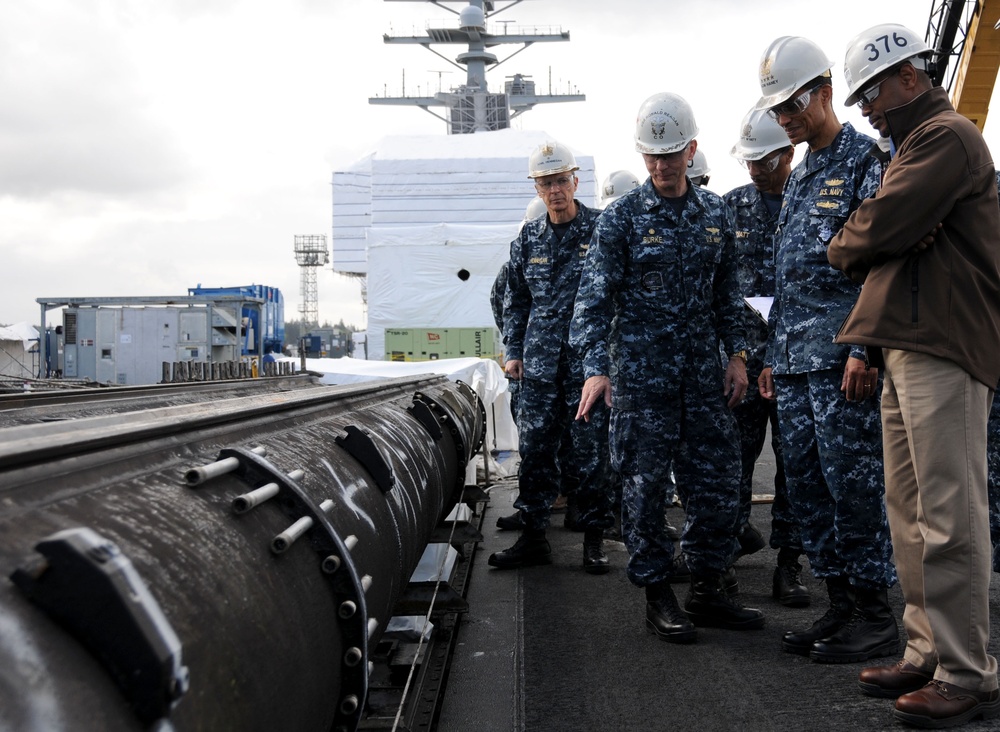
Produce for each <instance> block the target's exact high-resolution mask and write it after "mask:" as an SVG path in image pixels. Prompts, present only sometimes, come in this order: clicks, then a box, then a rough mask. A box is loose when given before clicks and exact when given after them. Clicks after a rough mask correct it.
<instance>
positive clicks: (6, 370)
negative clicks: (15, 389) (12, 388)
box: [0, 323, 38, 379]
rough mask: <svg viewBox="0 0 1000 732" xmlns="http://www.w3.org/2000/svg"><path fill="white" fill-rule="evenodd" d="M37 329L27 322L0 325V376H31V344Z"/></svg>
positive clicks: (34, 340)
mask: <svg viewBox="0 0 1000 732" xmlns="http://www.w3.org/2000/svg"><path fill="white" fill-rule="evenodd" d="M37 341H38V331H37V330H36V329H35V327H34V326H31V325H28V324H27V323H15V324H14V325H5V326H0V376H13V377H15V378H18V379H23V378H29V379H30V378H32V377H34V376H35V374H34V373H32V362H31V354H30V350H31V345H32V343H34V342H37Z"/></svg>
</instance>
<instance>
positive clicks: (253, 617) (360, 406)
mask: <svg viewBox="0 0 1000 732" xmlns="http://www.w3.org/2000/svg"><path fill="white" fill-rule="evenodd" d="M483 432H484V424H483V411H482V406H481V404H480V403H479V402H478V399H477V398H476V397H475V394H474V393H472V391H471V390H470V389H469V388H468V387H466V386H465V385H462V384H454V383H451V382H449V381H447V380H445V379H443V378H440V377H421V378H416V379H400V380H393V381H390V382H383V383H379V384H376V385H361V386H353V387H316V388H314V389H305V390H299V391H294V392H290V393H287V394H273V393H272V394H267V395H263V396H258V397H255V396H242V397H239V398H233V399H216V400H215V401H213V402H211V403H208V404H196V405H183V406H178V407H167V408H160V409H153V410H144V411H131V412H128V413H125V414H119V415H113V416H111V415H108V416H102V417H94V418H86V419H77V420H71V421H69V422H55V423H49V424H36V425H27V424H25V425H22V426H18V427H12V428H9V429H4V430H0V563H2V566H0V570H2V571H3V573H4V574H5V575H7V576H11V575H16V584H15V583H14V582H4V583H2V586H0V727H11V728H17V729H46V730H61V729H79V727H80V724H81V720H86V726H88V727H91V728H103V729H142V728H144V727H148V726H149V725H151V724H156V720H155V719H153V718H152V717H153V716H155V714H153V715H152V716H151V715H150V712H149V709H156V704H157V700H161V701H163V709H162V711H163V714H162V718H163V719H164V720H167V719H168V720H169V722H170V723H171V724H172V725H173V726H174V728H175V729H178V730H202V729H204V730H216V729H269V730H283V729H287V730H330V729H334V730H338V729H344V730H350V729H354V728H355V727H356V726H357V724H358V722H359V720H360V718H361V714H362V706H363V703H364V699H365V694H366V691H367V675H368V661H369V652H368V648H369V645H370V644H371V643H372V642H374V641H375V640H377V638H378V636H380V635H381V632H382V630H383V629H384V628H385V625H386V623H387V621H388V620H389V617H390V615H391V612H392V609H393V607H394V605H395V603H396V600H397V599H398V598H399V596H400V593H401V591H402V589H403V587H404V586H405V583H406V581H407V579H408V578H409V576H410V574H411V573H412V571H413V569H414V568H415V567H416V564H417V562H418V560H419V558H420V555H421V553H422V551H423V548H424V546H425V545H426V543H427V539H428V537H429V536H430V534H431V532H432V530H433V529H434V527H435V526H436V525H437V523H438V521H439V520H440V519H441V518H442V517H443V515H444V514H445V513H446V512H447V511H448V510H450V508H451V507H452V506H453V504H454V502H455V500H456V498H457V496H458V494H459V493H460V491H461V488H462V486H463V484H464V476H465V468H466V465H467V463H468V462H469V461H470V460H471V459H472V458H473V456H474V455H475V452H476V451H477V450H478V448H479V447H480V445H481V443H482V438H483ZM248 496H254V497H253V498H247V497H248ZM248 504H249V505H248ZM82 530H89V531H90V532H92V533H88V534H86V535H85V536H84V535H82V534H81V533H80V532H81V531H82ZM46 540H48V543H45V541H46ZM81 542H82V543H81ZM88 542H90V543H88ZM36 547H37V549H36ZM108 547H113V548H108ZM116 551H117V552H118V553H119V554H116V553H115V552H116ZM46 552H48V553H46ZM43 555H44V556H43ZM112 558H113V560H114V561H113V562H111V561H110V560H111V559H112ZM126 560H127V561H126ZM114 562H124V563H125V564H126V565H128V564H129V563H130V564H131V567H132V568H133V569H134V576H135V577H138V578H141V582H142V583H143V584H144V586H145V587H146V588H147V589H148V594H149V595H150V596H151V598H152V601H153V602H154V603H156V604H157V605H158V606H157V607H155V608H152V609H151V610H150V611H149V612H148V613H146V612H143V608H139V609H138V610H137V609H136V607H134V604H135V603H136V602H137V600H136V599H135V597H136V595H135V593H132V594H133V596H132V597H131V599H129V598H128V597H126V598H125V599H124V600H123V599H121V598H119V599H118V603H119V604H124V605H126V606H128V605H129V604H130V603H131V604H132V605H133V606H129V607H126V608H124V610H125V611H126V612H124V613H118V610H121V608H113V609H114V610H115V612H111V611H110V610H106V611H104V612H98V613H96V617H95V613H89V614H88V613H85V612H84V611H83V610H80V611H79V612H77V613H76V615H74V610H73V608H74V607H80V608H83V607H85V606H88V603H89V605H91V606H98V607H105V608H108V607H109V606H108V605H106V604H105V605H103V606H102V605H101V604H100V603H101V602H105V600H103V599H102V600H100V602H98V601H97V600H95V598H94V597H93V595H94V594H95V593H97V592H98V590H96V589H93V588H94V587H95V586H96V585H97V584H98V583H100V582H104V581H105V577H104V575H101V574H100V572H101V571H104V572H105V573H107V572H108V569H107V568H108V566H109V564H113V563H114ZM88 563H89V564H88ZM98 565H100V566H99V567H98ZM92 569H93V570H94V571H95V572H96V576H97V580H89V579H88V580H87V581H86V582H82V581H81V578H82V577H83V576H84V575H85V572H86V571H90V570H92ZM111 576H112V579H110V580H109V581H107V582H106V584H107V586H108V587H110V588H112V589H110V590H108V592H109V593H110V594H111V595H114V592H115V589H114V587H115V586H116V583H117V584H118V585H119V586H125V587H129V586H130V585H129V583H130V582H134V580H130V579H129V578H130V577H132V576H133V575H130V574H129V570H128V566H124V567H122V568H121V571H119V572H117V573H115V572H111ZM81 585H83V586H84V589H83V590H81V588H80V586H81ZM117 591H118V592H122V590H121V589H120V587H119V589H118V590H117ZM81 592H85V593H90V596H81V595H80V593H81ZM123 594H124V595H129V594H130V593H129V591H127V590H126V591H124V593H123ZM112 602H113V600H112ZM116 613H117V614H116ZM157 613H159V615H157ZM119 616H122V617H125V618H134V617H138V618H139V619H138V620H137V621H136V622H135V624H134V625H135V628H137V630H135V629H126V628H125V625H127V623H126V622H125V621H116V622H121V623H122V631H121V632H120V633H108V632H107V629H106V628H104V629H102V628H100V627H99V626H101V625H102V618H103V617H107V618H111V617H119ZM150 618H152V620H151V619H150ZM157 618H161V619H162V621H163V623H164V624H165V626H166V627H164V626H163V625H158V624H157V622H156V619H157ZM74 623H75V625H74ZM88 625H89V626H91V627H89V629H88ZM93 626H98V627H93ZM129 628H131V626H129ZM130 633H131V634H135V635H138V636H140V637H139V639H138V640H136V641H135V642H136V644H142V643H146V644H147V645H148V646H150V647H151V648H152V649H153V650H152V652H151V653H152V655H153V657H154V658H156V659H158V660H159V661H160V662H161V663H160V664H159V665H157V664H156V663H153V664H151V665H150V667H151V668H153V669H160V668H162V669H163V671H162V672H161V675H162V678H159V679H154V681H153V682H147V681H144V682H143V683H145V684H146V685H145V686H144V687H142V688H141V689H140V690H138V691H136V689H135V688H132V689H131V690H129V689H128V688H127V686H128V685H127V684H124V683H123V681H122V673H123V669H122V668H120V667H121V665H122V663H125V662H123V661H122V660H121V657H125V658H132V657H135V656H138V655H141V654H139V653H131V652H128V651H127V649H126V650H125V651H122V650H120V649H118V651H117V652H118V654H119V658H118V660H116V658H115V652H116V650H115V648H112V647H111V646H115V645H116V644H117V645H121V644H122V643H123V641H122V640H121V638H122V637H123V636H124V637H125V638H128V637H130V636H129V634H130ZM88 634H89V636H88ZM172 638H175V639H176V642H177V644H178V645H177V646H176V647H177V648H178V651H179V652H178V654H177V656H178V658H175V659H173V661H175V662H174V663H173V665H171V663H170V662H169V660H170V659H167V661H168V662H163V661H164V658H163V656H164V654H166V655H167V656H169V654H170V651H169V649H170V648H173V647H175V646H172V645H171V642H170V641H171V639H172ZM157 652H158V653H159V654H160V655H159V656H157V655H156V653H157ZM181 664H182V666H183V668H181ZM15 669H16V671H15ZM181 671H183V674H182V673H181ZM124 672H128V669H125V670H124ZM133 672H134V670H133ZM133 675H135V673H133ZM149 675H154V676H155V671H154V672H151V674H150V673H147V674H146V676H149ZM146 676H144V677H143V678H144V679H145V678H146ZM182 676H183V679H181V677H182ZM157 684H159V685H157ZM132 686H133V687H137V686H139V685H138V684H133V685H132ZM123 690H124V691H123ZM143 694H145V695H146V702H147V703H145V705H140V704H139V702H138V701H137V697H139V696H142V695H143ZM164 698H165V700H164ZM150 699H151V700H152V701H150ZM143 710H145V711H144V712H143Z"/></svg>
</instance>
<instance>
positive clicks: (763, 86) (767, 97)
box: [756, 36, 833, 109]
mask: <svg viewBox="0 0 1000 732" xmlns="http://www.w3.org/2000/svg"><path fill="white" fill-rule="evenodd" d="M832 67H833V61H831V60H830V59H829V58H827V56H826V54H825V53H823V50H822V49H821V48H820V47H819V46H817V45H816V44H815V43H813V42H812V41H810V40H808V39H806V38H802V37H800V36H781V37H780V38H776V39H775V40H773V41H771V45H769V46H768V47H767V48H766V49H765V50H764V54H763V55H762V56H761V57H760V69H759V75H760V93H761V97H760V100H758V102H757V105H756V106H757V109H770V108H771V107H775V106H777V105H779V104H781V103H782V102H786V101H788V100H789V99H791V98H792V96H793V95H794V94H795V92H796V91H798V90H799V89H801V88H802V87H803V86H805V85H806V84H808V83H809V82H810V81H812V80H813V79H815V78H816V77H817V76H824V75H829V71H830V69H831V68H832Z"/></svg>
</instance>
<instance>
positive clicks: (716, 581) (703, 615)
mask: <svg viewBox="0 0 1000 732" xmlns="http://www.w3.org/2000/svg"><path fill="white" fill-rule="evenodd" d="M684 611H685V612H686V613H687V615H688V617H689V618H690V619H691V622H692V623H694V624H695V625H697V626H707V627H713V628H728V629H729V630H755V629H757V628H763V627H764V613H762V612H761V611H760V610H757V609H756V608H752V607H743V606H742V605H740V603H739V602H738V601H737V600H736V599H734V598H733V597H731V596H730V595H729V593H728V592H726V589H725V587H724V586H723V583H722V574H720V573H716V574H705V575H700V576H694V575H692V577H691V592H690V594H689V595H688V598H687V602H685V603H684Z"/></svg>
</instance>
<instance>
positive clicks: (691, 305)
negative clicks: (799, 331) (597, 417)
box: [570, 179, 746, 409]
mask: <svg viewBox="0 0 1000 732" xmlns="http://www.w3.org/2000/svg"><path fill="white" fill-rule="evenodd" d="M688 187H689V193H688V198H687V201H686V203H685V206H684V209H683V210H682V211H681V215H680V216H678V215H677V214H676V213H675V212H674V210H673V208H672V207H671V206H670V204H668V203H667V202H666V201H664V199H662V198H661V197H660V196H659V194H657V193H656V190H655V188H654V187H653V184H652V182H651V181H650V180H649V179H647V180H646V182H645V183H644V184H643V185H641V186H639V187H638V188H634V189H633V190H632V191H630V192H629V193H627V194H626V195H625V196H623V197H622V198H620V199H618V200H617V201H615V202H614V203H612V204H611V205H610V206H609V207H608V208H607V209H605V211H604V213H603V214H602V215H601V218H600V220H599V221H598V224H597V231H596V232H595V234H594V240H593V242H592V243H591V246H590V252H589V253H588V255H587V263H586V266H585V268H584V272H583V276H582V277H581V278H580V291H579V293H578V294H577V298H576V306H575V309H574V314H573V324H572V328H571V332H570V342H571V344H572V345H573V347H574V348H576V349H577V350H578V351H580V353H581V355H582V356H583V359H584V363H583V370H584V378H589V377H591V376H596V375H607V376H609V377H610V378H611V383H612V401H613V402H614V405H615V406H616V407H617V408H619V409H631V408H635V407H638V406H645V405H643V404H642V403H641V402H640V401H638V400H639V399H641V398H642V397H643V396H644V395H648V394H663V393H667V392H672V391H681V390H694V391H695V392H699V393H705V392H711V391H718V392H719V393H721V390H722V385H723V379H724V374H725V371H724V367H723V360H722V357H721V355H720V353H719V348H720V344H721V345H722V347H723V348H724V349H725V351H726V352H727V353H735V352H737V351H741V350H744V349H745V348H746V334H745V331H744V320H743V313H744V305H743V297H742V293H741V292H740V286H739V282H738V280H737V274H736V268H737V264H736V246H735V243H734V237H733V216H732V212H731V211H730V209H729V207H728V206H727V205H726V204H725V202H724V201H723V200H722V198H721V197H719V196H718V195H716V194H715V193H712V192H711V191H709V190H706V189H704V188H698V187H696V186H692V185H691V184H690V181H689V182H688Z"/></svg>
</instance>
